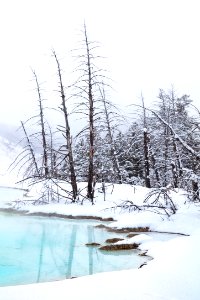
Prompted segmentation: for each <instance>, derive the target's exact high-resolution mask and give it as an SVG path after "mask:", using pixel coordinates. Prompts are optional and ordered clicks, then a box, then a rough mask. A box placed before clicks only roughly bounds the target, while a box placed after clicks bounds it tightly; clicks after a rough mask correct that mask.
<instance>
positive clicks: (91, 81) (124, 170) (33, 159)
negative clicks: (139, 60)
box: [11, 26, 200, 204]
mask: <svg viewBox="0 0 200 300" xmlns="http://www.w3.org/2000/svg"><path fill="white" fill-rule="evenodd" d="M98 48H99V45H98V43H94V42H91V41H89V39H88V34H87V30H86V26H84V30H83V40H82V42H81V46H80V49H78V51H77V55H76V63H77V66H75V67H74V70H75V71H74V73H75V75H77V78H76V79H75V80H74V82H73V83H71V84H68V83H66V82H65V80H64V79H63V69H62V65H61V60H59V58H58V56H57V53H56V52H55V51H54V50H53V51H52V57H53V61H54V65H53V64H52V65H53V67H56V71H57V87H58V92H57V96H58V100H57V107H56V108H52V109H54V110H55V111H56V112H58V113H59V116H60V117H59V122H58V123H57V124H56V125H55V120H53V121H54V122H53V123H52V122H51V119H50V118H48V113H47V109H46V106H48V104H47V102H48V99H47V100H45V104H44V98H45V95H44V92H43V90H42V89H41V85H40V81H39V75H38V74H37V73H36V72H35V71H33V77H34V82H35V87H36V91H37V97H36V101H37V104H38V115H36V116H31V117H30V118H29V119H28V120H25V121H22V122H21V128H22V131H23V135H24V138H23V141H22V145H23V151H22V152H21V153H20V154H19V155H18V156H17V157H16V159H15V161H14V162H13V164H12V166H11V168H18V169H19V172H23V179H22V181H21V182H26V183H29V184H34V183H38V182H44V183H45V185H46V187H48V188H47V190H48V193H49V187H50V186H51V187H53V188H51V196H48V199H50V197H51V199H50V200H53V199H54V198H55V197H58V192H57V189H58V188H59V191H60V192H59V193H60V194H62V197H65V198H66V199H68V200H70V201H72V202H76V201H79V195H80V194H81V193H82V191H80V190H79V189H78V183H79V182H87V191H86V198H87V199H89V200H90V201H91V203H92V204H93V203H94V198H95V185H96V183H101V184H102V191H103V190H104V189H105V184H114V183H118V184H121V183H126V184H131V185H142V186H145V187H147V188H154V189H155V190H158V191H159V190H162V189H163V188H165V189H168V188H169V189H173V188H181V189H184V190H186V191H187V192H188V195H189V197H190V200H191V201H199V174H200V167H199V159H200V157H199V154H198V152H199V145H200V112H199V110H198V109H197V108H196V107H195V106H194V105H193V104H192V100H191V99H190V97H189V96H188V95H182V96H181V97H179V96H177V95H176V93H175V91H174V90H173V89H171V90H170V91H165V90H163V89H160V91H159V92H158V98H157V99H156V101H154V105H152V106H151V108H149V107H147V106H146V105H145V99H144V98H143V96H141V104H140V105H139V104H137V105H136V104H134V103H133V105H131V106H129V108H128V109H129V112H130V113H129V114H128V115H127V114H126V115H123V114H122V113H121V112H120V110H119V109H118V108H117V106H116V105H115V104H114V103H113V102H112V101H111V99H109V98H110V97H109V90H110V89H111V87H110V80H109V79H108V78H107V75H106V71H104V70H103V69H102V68H101V66H98V59H99V56H98V55H96V52H95V51H96V49H98ZM53 67H52V68H53ZM73 76H74V75H73ZM133 84H134V82H133ZM121 101H122V102H123V99H121ZM71 116H73V120H76V121H75V122H74V121H72V117H71ZM77 119H78V120H80V124H83V128H81V129H80V130H79V132H78V133H76V134H73V130H72V129H73V127H76V124H78V122H79V121H77ZM33 120H34V124H35V125H34V132H33V129H31V131H30V132H29V129H30V125H29V124H30V123H31V122H32V121H33ZM74 123H75V124H74ZM31 126H32V125H31ZM66 182H67V183H68V184H69V185H68V187H70V188H66V187H65V185H63V184H64V183H66ZM47 190H46V192H47ZM46 199H47V198H46Z"/></svg>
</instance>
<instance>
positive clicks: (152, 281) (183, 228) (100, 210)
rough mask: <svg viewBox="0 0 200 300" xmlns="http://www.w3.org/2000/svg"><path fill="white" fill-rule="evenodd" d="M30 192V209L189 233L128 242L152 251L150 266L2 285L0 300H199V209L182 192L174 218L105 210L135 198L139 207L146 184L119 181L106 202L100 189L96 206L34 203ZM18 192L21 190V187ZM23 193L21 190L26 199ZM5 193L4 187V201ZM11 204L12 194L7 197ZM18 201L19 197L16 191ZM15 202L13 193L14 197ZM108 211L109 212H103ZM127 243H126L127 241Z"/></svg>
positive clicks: (120, 225)
mask: <svg viewBox="0 0 200 300" xmlns="http://www.w3.org/2000/svg"><path fill="white" fill-rule="evenodd" d="M34 192H35V191H34V190H32V191H30V194H29V197H26V198H24V199H26V200H28V199H29V201H27V203H28V204H27V203H26V204H22V203H18V204H19V207H20V208H21V209H26V210H29V212H43V213H48V212H51V213H52V212H55V213H59V214H65V215H87V216H101V217H113V218H114V219H115V220H116V221H114V222H111V223H110V224H109V226H111V227H117V228H124V227H138V226H144V227H146V226H148V227H150V229H151V230H155V231H161V232H174V233H175V232H179V233H182V234H187V235H189V236H178V237H177V236H175V235H172V238H171V239H170V240H168V241H166V240H162V239H154V237H153V235H152V236H151V237H149V236H148V235H147V234H145V233H141V234H140V235H138V236H136V237H132V238H131V239H130V240H127V243H129V242H130V241H131V243H133V242H136V243H139V244H140V246H139V247H140V249H141V250H143V251H148V252H147V254H148V255H150V256H152V257H153V260H151V261H149V262H148V263H147V265H146V266H143V267H142V268H140V269H135V270H126V271H119V272H109V273H100V274H95V275H92V276H85V277H80V278H75V279H67V280H64V281H57V282H51V283H39V284H31V285H24V286H23V285H21V286H10V287H1V288H0V299H1V300H36V299H37V300H55V299H58V300H64V299H65V300H66V299H68V298H72V299H73V300H78V299H81V300H86V299H87V300H94V299H95V300H100V299H101V300H102V299H109V300H112V299H113V300H133V299H136V300H148V299H151V300H157V299H162V300H166V299H171V300H191V299H192V300H198V299H199V298H200V296H199V295H200V284H199V277H200V259H199V253H200V211H199V210H200V207H199V206H196V205H194V204H191V203H186V204H184V202H185V201H186V198H185V195H184V193H183V191H176V192H175V191H174V192H171V197H172V198H173V200H174V202H175V204H176V205H177V207H178V211H177V213H176V214H175V215H172V216H171V217H170V218H168V217H167V216H164V215H159V214H157V213H154V212H151V211H143V212H140V213H138V212H134V211H133V212H130V213H129V212H128V211H123V210H122V209H120V208H118V209H116V208H115V209H114V208H112V209H106V208H111V207H114V206H116V204H119V203H121V201H127V200H129V201H133V202H134V203H136V204H137V205H140V204H141V203H142V201H143V199H144V198H145V195H146V194H147V192H148V191H147V189H145V188H143V187H139V186H137V187H131V186H128V185H115V186H114V188H113V187H111V186H110V187H108V188H107V194H106V201H104V196H103V194H102V193H100V192H99V193H97V194H96V196H97V197H96V199H95V202H96V203H95V205H91V204H90V203H89V202H85V204H84V205H80V204H78V205H77V204H69V205H66V204H64V203H63V204H49V205H40V206H33V205H31V203H32V200H34V199H35V198H36V194H34ZM18 193H19V191H18ZM23 194H24V191H21V198H23V197H24V196H23ZM5 195H7V194H6V191H5V189H4V190H3V189H2V188H0V196H1V199H2V198H4V196H5ZM6 197H7V198H6V202H5V201H4V204H3V206H4V207H5V206H7V203H8V202H9V199H8V198H9V196H8V195H7V196H6ZM16 199H20V195H19V194H18V195H16ZM10 200H13V195H12V197H11V198H10ZM105 209H106V210H105ZM123 243H124V241H123Z"/></svg>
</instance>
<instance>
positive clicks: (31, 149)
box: [21, 121, 40, 176]
mask: <svg viewBox="0 0 200 300" xmlns="http://www.w3.org/2000/svg"><path fill="white" fill-rule="evenodd" d="M21 125H22V129H23V131H24V135H25V138H26V141H27V147H28V149H29V152H30V154H31V158H32V162H33V165H34V166H35V171H36V175H37V176H39V175H40V173H39V168H38V164H37V161H36V157H35V153H34V150H33V147H32V144H31V141H30V139H29V136H28V134H27V131H26V128H25V125H24V123H23V122H22V121H21Z"/></svg>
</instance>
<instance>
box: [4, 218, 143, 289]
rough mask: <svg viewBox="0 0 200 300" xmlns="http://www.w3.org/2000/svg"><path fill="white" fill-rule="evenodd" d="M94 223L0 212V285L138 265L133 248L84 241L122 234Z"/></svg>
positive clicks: (70, 276)
mask: <svg viewBox="0 0 200 300" xmlns="http://www.w3.org/2000/svg"><path fill="white" fill-rule="evenodd" d="M98 224H99V223H98V222H96V221H88V220H87V221H85V220H84V221H83V220H66V219H59V218H46V217H35V216H34V217H33V216H21V215H13V214H8V213H0V286H6V285H17V284H28V283H36V282H44V281H53V280H61V279H65V278H72V277H78V276H83V275H88V274H94V273H98V272H105V271H115V270H122V269H130V268H138V267H139V266H140V265H141V264H142V263H144V261H146V260H147V258H145V257H141V256H138V251H137V250H128V251H118V252H117V251H116V252H105V251H101V250H99V249H98V248H97V247H91V246H86V245H85V244H86V243H91V242H96V243H100V244H103V243H104V242H105V240H106V239H108V238H113V237H122V235H120V234H115V233H109V232H107V231H106V230H105V229H100V228H96V227H95V225H98Z"/></svg>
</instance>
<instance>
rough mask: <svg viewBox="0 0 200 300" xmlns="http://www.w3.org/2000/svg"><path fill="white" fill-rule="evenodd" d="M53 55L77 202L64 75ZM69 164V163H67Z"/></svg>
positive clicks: (75, 194)
mask: <svg viewBox="0 0 200 300" xmlns="http://www.w3.org/2000/svg"><path fill="white" fill-rule="evenodd" d="M53 55H54V57H55V60H56V64H57V69H58V77H59V88H60V94H61V99H62V104H61V105H62V112H63V115H64V119H65V132H64V137H65V139H66V148H67V151H68V158H69V171H70V181H71V182H70V183H71V187H72V193H73V200H72V202H75V200H76V198H77V194H78V188H77V181H76V173H75V168H74V158H73V151H72V138H71V130H70V125H69V118H68V111H67V106H66V96H65V90H64V86H63V80H62V73H61V68H60V63H59V60H58V58H57V55H56V53H55V51H53ZM66 164H67V161H66Z"/></svg>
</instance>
